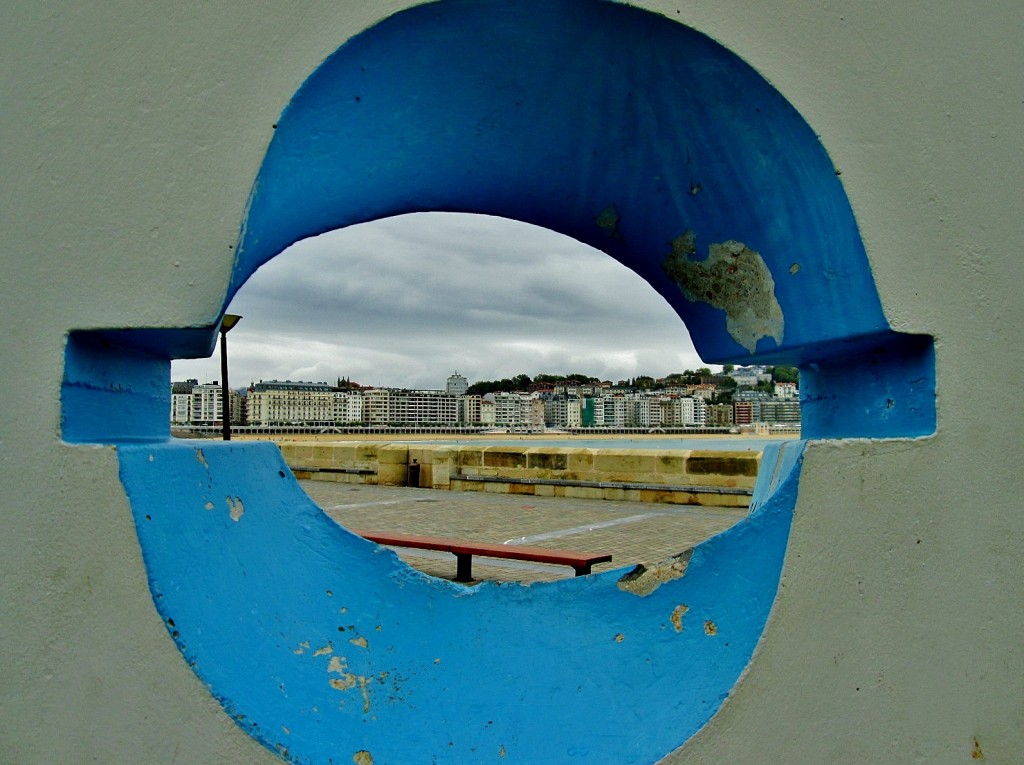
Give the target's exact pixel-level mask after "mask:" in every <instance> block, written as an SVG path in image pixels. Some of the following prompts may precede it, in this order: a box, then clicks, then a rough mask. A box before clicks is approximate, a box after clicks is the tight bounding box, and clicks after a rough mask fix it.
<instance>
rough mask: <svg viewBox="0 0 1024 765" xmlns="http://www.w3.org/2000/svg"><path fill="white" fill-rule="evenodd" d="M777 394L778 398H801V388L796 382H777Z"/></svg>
mask: <svg viewBox="0 0 1024 765" xmlns="http://www.w3.org/2000/svg"><path fill="white" fill-rule="evenodd" d="M775 396H776V398H799V397H800V390H799V388H797V385H796V383H791V382H777V383H775Z"/></svg>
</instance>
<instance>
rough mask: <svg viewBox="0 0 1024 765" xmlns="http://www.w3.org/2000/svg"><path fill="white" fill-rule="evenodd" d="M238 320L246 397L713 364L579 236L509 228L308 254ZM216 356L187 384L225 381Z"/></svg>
mask: <svg viewBox="0 0 1024 765" xmlns="http://www.w3.org/2000/svg"><path fill="white" fill-rule="evenodd" d="M230 310H231V311H232V312H233V313H239V314H241V315H243V316H244V317H245V318H244V319H243V321H242V322H241V323H240V324H239V325H238V327H237V328H235V329H234V330H232V332H231V334H230V336H229V351H230V357H231V374H230V377H231V383H232V385H242V384H247V383H248V382H249V381H250V380H259V379H274V378H278V379H293V380H295V379H315V380H327V381H333V380H334V379H335V378H337V377H339V376H342V377H344V376H348V377H350V378H351V379H353V380H357V381H359V382H362V383H364V384H386V385H399V386H408V387H430V388H437V387H442V386H443V384H444V380H445V378H446V377H447V376H448V375H449V374H450V373H451V372H452V371H453V370H455V369H458V370H459V371H460V372H461V373H463V374H465V375H466V376H467V377H469V378H470V379H471V380H475V379H491V378H497V377H506V376H509V375H512V374H517V373H519V372H525V373H527V374H531V375H533V374H538V373H540V372H567V371H579V372H585V373H588V374H593V375H595V376H599V377H602V378H610V379H621V378H625V377H631V376H634V375H636V374H653V375H664V374H668V373H670V372H673V371H681V370H682V369H684V368H687V367H695V366H699V365H701V362H700V360H699V358H698V357H697V355H696V353H695V352H694V351H693V346H692V344H691V343H690V340H689V336H688V335H687V333H686V330H685V328H684V327H683V324H682V322H681V321H680V320H679V319H678V318H677V317H676V316H675V314H674V313H673V312H672V309H671V308H669V306H668V304H667V303H666V302H665V301H664V300H663V299H662V298H661V297H660V296H659V295H658V294H657V293H655V292H654V290H653V289H651V288H650V287H649V286H648V285H647V284H646V283H644V282H643V281H642V280H641V279H640V278H639V277H638V276H636V275H635V274H632V273H631V272H630V271H628V270H627V269H625V268H624V267H623V266H621V265H619V264H618V263H616V262H615V261H613V260H612V259H610V258H608V257H606V256H604V255H603V254H601V253H598V252H596V251H594V250H591V249H590V248H587V247H585V246H583V245H581V244H579V243H578V242H575V241H573V240H571V239H568V238H566V237H562V236H559V235H556V234H553V233H551V232H549V231H545V230H543V229H538V228H536V227H532V226H526V225H525V224H521V223H516V222H514V221H507V220H504V219H500V218H486V217H484V216H469V215H453V214H437V213H433V214H420V215H410V216H402V217H400V218H391V219H387V220H383V221H377V222H375V223H372V224H364V225H362V226H354V227H351V228H349V229H345V230H342V231H336V232H331V233H329V234H325V235H323V236H321V237H317V238H313V239H309V240H306V241H304V242H300V243H298V244H296V245H295V246H293V247H292V248H289V250H288V251H286V252H284V253H282V255H280V256H278V257H277V258H275V259H274V260H273V261H271V262H270V263H268V264H266V265H265V266H264V267H263V268H261V269H260V270H259V271H258V272H257V273H256V274H255V275H254V276H253V277H252V278H251V279H250V280H249V282H248V283H247V284H246V285H245V286H244V287H243V288H242V290H241V291H240V292H239V294H238V295H237V296H236V299H235V300H234V302H233V303H232V306H231V308H230ZM218 370H219V364H218V363H217V360H216V357H215V358H212V359H205V360H191V361H176V362H175V363H174V366H173V375H174V377H175V379H181V378H184V377H189V376H194V377H199V378H204V379H217V378H218V376H219V371H218Z"/></svg>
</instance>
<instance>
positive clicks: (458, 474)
mask: <svg viewBox="0 0 1024 765" xmlns="http://www.w3.org/2000/svg"><path fill="white" fill-rule="evenodd" d="M278 446H279V447H280V449H281V453H282V454H283V455H284V459H285V462H287V463H288V465H289V467H291V469H292V471H293V472H294V473H295V475H296V477H298V478H308V479H314V480H324V481H339V482H345V483H367V484H379V485H383V486H405V485H414V486H419V487H423V488H433V489H444V490H449V491H486V492H497V493H504V494H531V495H536V496H548V497H577V498H585V499H608V500H626V501H633V502H664V503H669V504H690V505H713V506H717V507H745V506H746V505H747V504H749V502H750V495H751V492H752V491H753V487H754V482H755V480H756V478H757V470H758V466H759V464H760V459H761V455H760V452H752V451H719V450H671V451H660V450H652V449H627V448H607V449H606V448H600V449H594V448H575V447H553V446H528V445H524V446H481V445H467V446H458V445H435V444H415V443H414V444H403V443H399V444H395V443H373V442H365V441H358V442H337V443H308V442H283V443H280V444H278Z"/></svg>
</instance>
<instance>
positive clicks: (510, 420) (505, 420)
mask: <svg viewBox="0 0 1024 765" xmlns="http://www.w3.org/2000/svg"><path fill="white" fill-rule="evenodd" d="M488 396H491V397H493V401H494V423H495V424H496V425H504V426H507V427H510V428H527V429H529V430H543V429H544V401H543V399H541V398H540V397H539V396H537V395H532V394H529V393H507V392H499V393H492V394H488ZM484 400H485V401H486V400H487V398H486V397H485V399H484Z"/></svg>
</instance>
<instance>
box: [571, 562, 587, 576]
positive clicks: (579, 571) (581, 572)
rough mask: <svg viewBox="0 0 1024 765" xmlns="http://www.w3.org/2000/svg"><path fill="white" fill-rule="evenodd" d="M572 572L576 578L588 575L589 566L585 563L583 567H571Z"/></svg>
mask: <svg viewBox="0 0 1024 765" xmlns="http://www.w3.org/2000/svg"><path fill="white" fill-rule="evenodd" d="M572 568H573V570H574V571H575V572H576V576H586V575H587V574H589V573H590V564H589V563H587V564H585V565H583V566H573V567H572Z"/></svg>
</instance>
